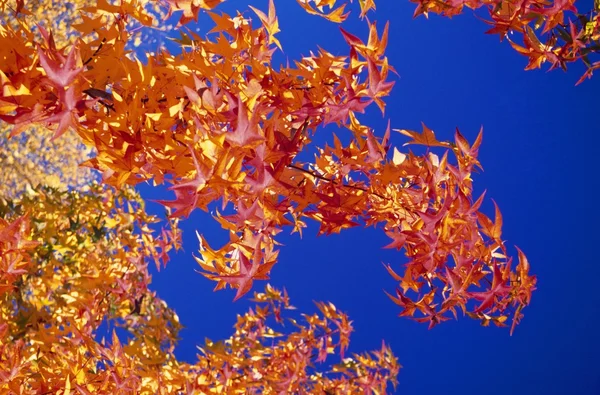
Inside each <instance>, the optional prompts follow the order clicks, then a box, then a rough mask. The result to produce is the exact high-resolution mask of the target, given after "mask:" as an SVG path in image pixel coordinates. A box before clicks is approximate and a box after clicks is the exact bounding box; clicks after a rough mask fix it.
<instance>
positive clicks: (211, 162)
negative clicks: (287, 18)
mask: <svg viewBox="0 0 600 395" xmlns="http://www.w3.org/2000/svg"><path fill="white" fill-rule="evenodd" d="M220 2H221V1H220V0H181V1H180V0H178V1H173V0H165V1H164V2H163V3H164V4H166V5H167V6H168V7H169V9H168V10H167V12H168V13H169V14H170V13H172V12H178V11H182V17H181V19H180V22H179V23H180V24H184V23H186V22H188V21H190V20H193V19H196V18H197V15H198V12H199V10H200V9H206V10H210V9H213V8H214V7H216V6H217V5H218V4H219V3H220ZM298 2H299V3H300V5H301V6H302V8H304V9H305V10H306V11H307V12H309V13H311V14H316V15H320V16H322V17H324V18H326V19H328V20H331V21H333V22H343V20H344V19H345V18H347V15H348V10H347V9H346V7H347V4H345V3H344V4H342V5H339V4H338V5H336V2H335V0H313V1H306V0H299V1H298ZM8 3H9V2H8V1H7V0H4V1H2V0H0V7H2V8H1V9H2V11H3V12H10V13H12V15H13V16H14V17H15V21H16V23H13V24H5V25H0V60H1V62H0V77H1V78H2V81H1V82H2V91H1V93H0V120H2V121H4V122H7V123H10V124H12V125H14V128H13V129H12V132H11V134H12V135H13V136H15V135H18V134H19V133H20V132H21V131H22V130H23V129H24V128H25V127H27V126H28V125H31V124H37V125H39V126H42V127H48V128H51V129H53V131H54V133H53V135H54V138H56V139H59V138H64V136H63V134H64V133H66V132H67V131H69V130H71V129H72V130H74V131H75V132H76V133H77V134H78V136H79V137H80V138H81V140H82V141H83V143H84V144H86V145H87V146H88V147H92V148H94V149H95V150H96V152H97V156H96V157H95V158H93V159H91V160H89V161H88V163H87V164H88V165H91V166H93V167H95V168H96V169H98V170H100V171H101V172H102V178H103V182H104V183H105V184H106V185H105V186H104V187H99V186H97V185H95V186H93V187H92V188H91V190H90V191H87V192H86V191H83V190H79V191H75V192H66V191H58V190H52V189H47V188H44V187H38V188H37V189H35V190H31V191H30V192H28V193H26V194H25V195H23V196H22V197H20V198H18V200H7V202H6V204H4V205H3V206H2V210H1V211H0V213H1V214H2V216H1V217H0V218H1V219H0V221H1V222H0V256H2V258H1V259H2V261H1V262H0V263H1V265H2V266H1V270H0V287H2V288H0V290H1V292H2V293H1V295H2V297H3V299H2V303H3V304H4V305H3V310H2V322H0V331H1V332H2V333H3V335H2V336H0V339H2V340H1V341H2V343H0V355H1V358H0V361H2V362H1V363H3V364H4V366H2V369H1V370H0V371H3V372H9V373H7V374H3V375H2V376H0V380H2V381H0V383H1V384H2V385H4V388H7V389H10V390H12V391H14V392H20V391H39V392H45V391H55V390H58V389H59V388H62V389H65V392H68V391H69V390H70V389H74V388H76V389H77V390H79V391H80V392H82V393H98V392H103V393H118V392H119V391H122V392H123V391H131V390H136V391H140V392H142V393H144V392H148V393H156V392H161V393H162V392H165V393H172V392H173V391H187V392H188V393H192V392H194V391H204V392H207V391H209V390H211V391H213V392H216V393H223V392H227V391H230V392H232V393H247V392H244V391H251V392H252V391H254V393H263V392H264V393H279V392H281V391H292V392H303V391H304V392H311V393H314V392H315V391H316V392H319V391H321V392H325V393H365V392H368V390H378V391H380V392H381V391H385V388H386V386H387V385H388V382H394V380H395V376H396V374H397V371H398V365H397V363H396V361H395V359H394V357H393V356H392V355H391V352H390V351H389V350H388V348H387V347H386V346H385V345H384V346H383V347H382V350H381V351H378V352H376V353H374V354H373V356H371V357H369V356H355V357H354V358H353V359H344V360H343V361H344V366H338V367H336V368H334V371H333V372H337V373H339V375H335V374H334V375H333V376H332V375H331V374H325V373H313V372H312V368H311V369H309V370H307V368H308V367H309V366H310V364H311V363H312V362H315V361H316V362H322V361H324V360H325V358H326V356H327V354H329V353H333V352H334V351H335V350H336V349H337V350H339V351H340V353H341V354H342V356H343V352H344V350H345V349H346V348H347V344H348V335H349V333H350V332H351V325H350V322H349V321H348V318H347V317H346V316H345V315H344V314H342V313H339V312H338V311H337V310H336V309H335V308H334V307H333V306H332V305H330V304H319V305H318V307H319V309H320V311H321V315H313V316H308V315H306V316H305V319H306V323H303V324H298V330H297V332H295V333H292V334H289V335H286V336H284V335H279V334H276V333H275V332H274V331H273V330H272V329H270V328H269V327H268V326H267V324H266V319H267V317H269V316H273V318H275V321H277V322H280V320H281V317H280V315H281V310H282V308H288V307H289V302H288V301H287V296H286V295H285V293H284V292H283V293H282V292H279V291H277V290H274V289H272V288H270V287H269V286H267V289H266V292H265V294H258V295H257V296H256V299H257V300H258V302H259V306H257V307H256V308H255V309H253V310H251V311H250V312H249V313H248V314H246V315H245V316H244V317H242V318H240V320H239V322H238V324H237V325H236V333H235V334H234V335H233V337H232V338H230V339H229V340H228V341H226V342H224V343H212V342H208V343H207V345H206V347H205V354H204V355H203V356H200V357H199V362H198V363H197V364H196V365H194V366H190V365H187V364H182V363H179V362H177V361H176V360H175V358H174V356H173V353H172V352H173V347H174V343H175V339H176V334H177V329H178V328H179V324H178V320H177V317H176V315H175V314H174V312H172V311H171V310H169V309H168V307H167V306H166V304H164V302H162V301H161V300H160V299H158V297H157V296H156V295H154V294H152V293H151V292H150V291H148V288H147V285H148V281H149V280H148V275H147V273H148V272H147V266H146V265H147V259H150V260H153V261H155V262H156V263H157V265H159V264H160V263H164V262H166V259H167V258H168V256H167V255H166V253H167V252H168V251H169V250H170V249H172V248H178V247H179V241H178V231H177V226H176V225H177V221H178V220H179V219H180V218H182V217H187V216H189V214H190V213H191V212H192V211H193V210H195V209H196V208H200V209H203V210H208V206H209V204H212V203H215V202H220V203H221V205H222V207H223V208H225V207H227V206H229V207H233V209H234V210H235V214H233V215H224V214H221V213H219V212H217V214H216V216H215V217H216V219H217V221H218V222H219V223H220V224H221V226H222V227H223V228H224V229H226V230H228V231H229V232H230V240H229V242H227V243H226V244H225V245H224V246H221V247H220V248H213V247H211V246H210V245H209V244H208V242H207V241H206V240H205V238H204V236H202V235H199V239H200V251H199V256H198V257H197V258H196V259H197V261H198V263H199V265H200V267H201V269H202V270H203V272H204V275H205V276H206V277H208V278H209V279H211V280H214V281H215V282H216V289H222V288H226V287H227V286H229V287H232V288H236V289H237V293H236V295H235V299H238V298H240V297H242V296H243V295H245V294H246V293H247V292H249V291H250V290H251V288H252V286H253V282H254V281H256V280H266V279H268V278H269V272H270V270H271V268H272V267H273V265H274V264H276V263H277V257H278V249H277V245H278V243H277V241H276V236H277V234H279V233H280V232H281V231H282V230H283V229H290V230H291V231H293V232H296V231H297V232H301V231H302V229H303V228H304V227H305V226H306V224H305V221H306V219H307V218H310V219H313V220H315V221H317V222H318V223H319V224H320V233H321V234H331V233H337V232H340V231H342V230H343V229H346V228H349V227H352V226H371V225H373V226H378V227H380V228H382V229H383V230H384V231H385V233H386V234H387V235H388V236H389V238H390V240H391V242H390V244H389V245H388V246H387V247H388V248H396V249H398V250H400V249H403V250H404V252H405V255H406V256H407V258H408V263H407V265H406V266H405V267H404V270H403V272H400V268H394V267H392V266H386V267H387V270H388V271H389V273H390V275H391V276H393V278H394V279H395V280H397V281H398V283H399V286H398V289H397V290H396V292H395V295H390V297H391V298H392V300H393V301H394V302H395V303H396V304H397V305H399V306H400V308H401V315H405V316H409V317H413V318H414V319H416V320H417V321H422V322H427V323H428V324H429V326H430V327H432V326H434V325H436V324H438V323H440V322H441V321H444V320H447V319H449V318H450V317H452V316H454V317H457V315H458V310H461V311H462V312H463V313H464V314H467V315H469V316H470V317H473V318H476V319H479V320H481V322H482V323H483V324H484V325H488V324H489V323H494V324H496V325H499V326H503V325H505V322H506V321H507V320H508V317H509V315H512V328H513V329H514V326H515V325H516V324H517V323H518V322H519V320H520V319H521V317H522V314H521V311H522V308H523V307H524V306H526V305H528V304H529V302H530V298H531V292H532V291H533V290H534V289H535V281H536V280H535V277H533V276H530V275H529V264H528V262H527V259H526V257H525V255H524V254H522V253H521V252H520V251H519V253H518V262H517V263H516V265H514V266H515V267H514V270H513V260H512V258H511V257H510V256H509V254H508V251H507V249H506V247H505V245H504V242H503V240H502V233H501V227H502V216H501V214H500V211H499V210H498V209H496V213H495V218H494V220H493V221H492V220H491V219H490V218H488V217H487V216H485V215H484V214H483V213H481V212H480V211H479V207H480V205H481V203H482V201H483V196H480V197H479V198H477V199H475V198H474V197H473V196H472V179H471V174H472V172H473V170H474V168H476V167H478V166H479V162H478V160H477V153H478V149H479V146H480V144H481V141H482V135H481V133H480V135H479V136H478V138H477V139H476V141H475V142H474V143H472V144H471V143H469V142H468V141H467V140H466V139H465V138H464V137H463V136H462V135H461V133H460V132H459V131H458V130H457V131H456V134H455V137H454V140H453V141H438V140H437V138H436V137H435V134H434V132H433V131H432V130H430V129H428V128H427V127H426V126H423V132H422V133H420V132H416V131H410V130H397V131H398V132H400V133H402V134H403V135H406V136H408V137H410V138H411V139H412V140H410V141H409V142H408V144H421V145H425V146H427V147H428V150H427V153H426V154H424V155H416V154H414V153H412V152H401V151H400V150H398V148H396V147H394V148H393V149H392V147H391V146H390V143H389V141H390V134H391V132H392V129H391V127H390V126H388V128H387V130H386V131H385V133H384V134H383V136H381V137H378V136H377V135H376V133H375V131H374V130H372V128H370V127H368V126H367V125H363V124H361V123H360V121H359V119H358V115H357V114H360V113H363V112H364V111H366V109H367V108H369V106H371V104H375V105H376V106H377V107H378V108H379V109H380V110H381V111H382V112H383V111H384V110H385V105H386V104H385V97H386V96H388V95H389V93H390V91H391V89H392V87H393V85H394V83H393V82H390V81H388V80H387V79H388V74H389V72H390V71H393V68H392V67H391V66H390V65H389V64H388V60H387V58H386V56H385V48H386V45H387V31H388V29H387V25H385V27H384V28H383V29H378V26H377V25H376V23H374V22H373V23H372V22H370V21H368V20H367V19H365V21H366V23H367V24H368V26H369V36H368V38H367V39H366V42H365V40H364V39H361V38H359V37H357V36H355V35H353V34H352V33H350V32H347V31H345V30H342V34H343V36H344V38H345V40H346V42H347V43H348V45H349V47H350V48H349V55H348V56H334V55H333V54H331V53H328V52H327V51H325V50H323V49H321V50H319V52H318V53H311V55H310V56H306V57H303V58H302V59H300V60H298V61H296V62H295V63H294V65H293V66H287V67H282V68H279V69H275V68H274V66H273V65H272V63H271V59H272V55H273V53H274V51H276V50H277V48H278V47H279V48H281V46H280V43H279V41H278V40H277V38H276V37H275V35H276V34H277V32H278V31H279V26H278V21H277V16H276V9H275V4H274V3H273V1H271V2H270V5H269V9H268V11H267V12H264V11H260V10H258V9H254V8H252V11H253V12H254V14H255V15H256V16H257V19H258V20H259V21H260V22H261V24H262V26H261V27H256V26H253V25H252V23H251V20H250V19H249V18H247V17H246V15H248V13H246V14H238V15H237V16H229V15H226V14H223V13H218V12H215V11H208V13H209V15H210V16H211V18H212V19H213V20H214V22H215V24H216V26H215V27H214V28H213V29H212V30H211V32H212V33H217V34H212V33H211V34H208V35H206V36H205V37H201V36H199V35H197V34H195V33H191V32H190V33H188V34H187V36H186V37H184V38H182V39H181V40H180V44H181V46H182V49H183V52H182V53H181V54H180V55H173V54H171V53H169V52H167V51H166V50H163V51H160V52H159V53H156V54H151V53H148V54H146V56H145V58H146V59H143V61H142V60H140V59H139V58H138V55H136V54H135V53H133V52H131V51H130V50H129V47H130V44H131V43H132V40H135V34H136V32H135V29H131V25H130V23H131V21H137V22H136V23H139V24H141V25H143V26H152V25H153V24H156V22H155V19H154V18H153V15H152V14H150V13H148V12H147V9H146V4H147V2H145V1H137V0H121V1H116V2H107V1H99V2H94V4H91V5H87V6H86V7H85V8H83V9H82V16H81V17H82V18H83V19H84V21H85V23H81V24H76V25H73V26H72V29H73V30H71V31H69V32H67V33H65V34H64V37H66V40H67V41H68V40H69V39H70V40H71V41H70V42H68V43H65V44H64V45H63V44H60V43H58V42H57V41H56V40H54V36H53V33H52V32H50V31H47V30H45V29H43V28H40V27H37V28H36V30H35V32H34V31H33V30H32V26H30V25H29V24H28V23H27V21H26V19H25V18H22V16H23V15H24V14H26V13H27V6H28V3H27V2H23V1H22V0H17V1H16V3H15V5H13V6H12V7H9V6H8V5H7V4H8ZM432 4H433V3H432ZM436 4H437V3H436ZM359 5H360V10H361V16H363V17H364V16H365V14H366V13H367V12H368V11H369V10H372V9H374V8H375V3H374V2H373V1H368V0H367V1H365V0H362V1H359ZM423 11H434V9H432V7H430V6H427V7H426V8H425V10H423ZM544 15H545V14H544ZM552 15H554V14H552ZM556 26H557V25H552V26H551V27H552V28H554V27H556ZM379 27H380V28H381V25H380V26H379ZM527 34H529V33H527ZM38 35H39V38H38ZM544 56H546V55H544ZM557 56H558V55H557ZM328 124H337V125H339V126H341V127H343V128H345V129H347V130H348V131H349V132H348V134H349V135H350V137H351V138H350V139H349V142H348V143H347V144H342V142H341V141H340V139H338V138H337V137H336V138H335V139H334V144H333V146H331V147H329V146H325V147H321V148H318V154H317V155H316V157H315V159H314V161H312V162H309V163H305V162H301V161H299V160H298V159H297V158H298V155H299V154H300V153H301V152H303V151H305V150H306V149H307V147H308V146H309V144H310V143H311V138H312V136H313V135H314V133H316V132H319V133H322V131H320V129H322V128H323V126H326V125H328ZM61 136H62V137H61ZM430 148H435V149H436V150H438V149H439V150H440V154H435V153H434V152H433V150H430ZM389 153H392V154H391V155H388V154H389ZM149 180H152V181H153V182H154V183H155V184H162V183H165V182H168V183H170V184H172V185H171V187H170V190H172V191H173V193H174V200H171V201H163V202H162V203H163V204H164V205H165V206H167V207H168V208H169V209H170V210H172V211H173V214H172V215H171V221H172V227H171V230H169V231H163V233H162V235H161V237H159V238H155V237H154V236H152V232H151V231H150V229H149V227H148V224H149V223H152V222H153V221H154V219H153V218H151V217H150V216H147V215H146V214H145V213H144V211H143V204H142V202H141V201H140V200H139V198H138V197H136V195H135V194H134V193H133V192H132V191H131V190H130V189H129V188H130V187H131V186H133V185H135V184H137V183H139V182H142V181H149ZM130 204H134V208H130V206H129V205H130ZM135 207H137V208H135ZM15 303H16V305H17V308H16V309H15V308H14V305H15ZM103 320H115V321H117V322H119V323H121V324H122V325H124V326H125V327H127V328H128V329H129V330H130V331H132V333H133V337H132V340H131V341H130V343H129V344H127V345H121V344H120V342H119V340H118V339H117V337H116V336H113V339H112V341H109V342H104V343H102V342H100V343H99V342H97V341H96V340H95V338H94V331H95V330H96V329H97V327H98V325H99V324H100V323H101V322H102V321H103ZM42 328H44V330H41V329H42ZM511 330H512V329H511ZM271 337H276V338H278V339H279V338H280V340H279V341H277V342H273V341H269V342H267V341H266V340H265V339H268V338H271ZM4 339H7V340H4ZM53 342H54V344H53ZM23 378H27V380H23Z"/></svg>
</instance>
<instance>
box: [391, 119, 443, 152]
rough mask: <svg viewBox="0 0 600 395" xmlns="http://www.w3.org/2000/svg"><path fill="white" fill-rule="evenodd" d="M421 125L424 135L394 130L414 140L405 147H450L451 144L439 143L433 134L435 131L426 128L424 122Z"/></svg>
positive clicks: (410, 131)
mask: <svg viewBox="0 0 600 395" xmlns="http://www.w3.org/2000/svg"><path fill="white" fill-rule="evenodd" d="M421 125H422V126H423V132H422V133H419V132H415V131H412V130H406V129H394V130H395V131H396V132H400V133H402V134H403V135H405V136H408V137H410V138H412V140H411V141H409V142H407V143H404V144H403V145H405V146H406V145H409V144H420V145H426V146H428V147H450V144H449V143H447V142H441V141H438V139H437V138H436V137H435V133H433V130H431V129H429V128H428V127H427V126H425V124H424V123H423V122H421Z"/></svg>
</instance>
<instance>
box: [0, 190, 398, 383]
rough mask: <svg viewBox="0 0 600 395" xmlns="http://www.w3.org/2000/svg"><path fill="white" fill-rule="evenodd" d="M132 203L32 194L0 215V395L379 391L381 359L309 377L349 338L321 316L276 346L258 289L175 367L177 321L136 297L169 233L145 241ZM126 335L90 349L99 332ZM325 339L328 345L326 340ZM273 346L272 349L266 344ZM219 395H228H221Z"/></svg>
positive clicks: (162, 257)
mask: <svg viewBox="0 0 600 395" xmlns="http://www.w3.org/2000/svg"><path fill="white" fill-rule="evenodd" d="M155 221H156V218H154V217H152V216H149V215H147V214H145V212H144V209H143V202H142V201H141V200H140V198H139V196H137V195H136V194H135V193H134V192H133V191H131V190H129V189H125V190H122V191H116V190H114V189H113V188H110V187H100V186H98V185H93V186H92V187H91V188H90V191H89V192H85V193H82V192H75V191H74V192H61V191H58V190H56V189H51V188H39V189H38V190H32V191H31V192H29V193H27V194H25V195H24V196H23V197H21V198H20V199H17V200H8V201H4V202H3V203H2V205H0V257H1V258H0V306H1V307H0V333H1V336H0V356H1V357H0V372H2V374H0V388H2V389H3V390H10V391H12V392H13V393H32V392H35V393H50V392H52V393H54V392H56V391H57V390H59V389H66V388H72V389H73V390H77V391H79V392H80V393H86V394H87V393H90V394H91V393H123V392H127V393H131V391H135V392H140V393H157V392H160V393H173V391H187V392H188V393H189V392H190V391H201V392H205V391H208V390H209V389H210V390H212V391H216V392H217V393H221V392H223V391H224V390H225V388H227V391H230V393H248V392H246V391H247V390H249V389H250V388H256V391H258V392H255V393H270V392H269V391H271V392H273V391H275V390H276V389H279V390H281V389H289V390H294V391H295V390H299V389H304V390H306V391H311V390H332V391H338V390H340V391H342V390H343V391H344V393H360V392H359V391H360V390H364V389H366V388H372V389H379V390H381V391H385V388H386V385H387V382H388V380H393V379H394V377H395V375H396V374H397V370H398V365H397V363H396V361H395V359H394V358H393V356H392V355H391V354H390V352H389V350H388V348H387V347H386V346H383V348H382V350H381V351H378V352H376V353H374V354H373V356H369V355H357V356H355V357H354V358H348V359H344V364H343V366H339V367H336V368H335V372H337V373H336V374H334V375H333V376H335V377H330V376H325V375H323V374H321V373H318V372H316V371H313V370H312V363H313V362H323V361H325V359H326V357H327V355H328V354H331V353H333V352H334V351H335V350H336V349H340V350H341V353H342V355H343V351H344V349H345V348H347V346H348V342H349V335H350V332H351V331H352V326H351V323H350V321H348V318H347V317H346V316H345V315H344V314H342V313H339V312H337V311H336V309H335V307H333V306H332V305H328V304H327V305H326V304H319V305H318V306H319V309H320V310H321V314H320V315H317V314H313V315H307V316H305V321H306V323H305V324H300V323H297V324H296V325H297V330H296V331H295V332H293V333H292V334H290V335H288V336H287V337H285V338H283V336H282V335H281V334H279V333H277V332H275V331H274V330H273V329H271V328H270V327H269V326H268V325H267V322H266V320H267V318H268V317H269V316H272V315H275V318H276V321H277V322H278V323H280V324H281V323H282V312H281V310H282V308H286V309H290V308H291V306H290V305H289V301H288V298H287V295H285V294H282V293H281V292H279V291H277V290H275V289H273V288H271V287H267V293H266V294H257V296H256V298H257V302H258V303H259V305H257V307H256V308H255V309H254V310H250V311H249V312H248V313H247V314H246V315H245V316H243V317H239V319H238V322H237V324H236V331H235V334H234V335H233V336H232V337H231V338H230V339H228V340H227V341H225V342H219V343H214V342H211V341H207V343H206V346H205V347H204V348H203V353H202V355H199V357H198V362H197V363H196V364H195V365H188V364H181V363H178V362H177V361H176V360H175V357H174V355H173V350H174V346H175V343H176V341H177V333H178V331H179V329H180V328H181V325H180V324H179V319H178V317H177V315H176V314H175V313H174V312H173V311H172V310H170V309H169V308H168V307H167V305H166V304H165V302H163V301H162V300H161V299H160V298H158V297H157V295H155V293H154V292H151V291H150V290H149V289H148V284H149V283H150V276H149V274H148V267H147V264H148V262H149V261H155V262H156V263H157V265H158V264H159V263H166V260H167V253H168V252H169V250H170V249H171V248H173V247H175V248H177V247H178V243H179V241H178V234H177V233H174V232H173V231H174V230H175V231H176V227H174V228H173V229H171V230H164V231H163V232H162V234H161V236H160V237H155V236H153V235H152V232H151V231H150V229H149V228H148V224H151V223H153V222H155ZM107 321H108V322H112V323H114V324H115V325H117V326H121V327H123V328H125V329H126V330H127V331H128V332H129V339H128V341H127V343H126V344H121V341H120V340H119V339H118V338H117V337H116V335H113V337H112V339H111V342H106V341H98V339H97V336H96V334H97V332H98V330H99V327H100V325H102V324H106V322H107ZM334 337H336V338H337V339H338V340H334ZM274 339H276V340H277V341H275V340H274ZM228 393H229V392H228Z"/></svg>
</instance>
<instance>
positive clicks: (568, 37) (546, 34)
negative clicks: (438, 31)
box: [410, 0, 600, 84]
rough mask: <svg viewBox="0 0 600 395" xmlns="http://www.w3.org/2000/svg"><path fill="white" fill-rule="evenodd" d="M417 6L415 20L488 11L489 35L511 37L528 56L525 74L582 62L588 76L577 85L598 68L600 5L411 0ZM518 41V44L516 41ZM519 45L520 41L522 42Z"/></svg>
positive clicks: (565, 0)
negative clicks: (465, 10) (581, 7)
mask: <svg viewBox="0 0 600 395" xmlns="http://www.w3.org/2000/svg"><path fill="white" fill-rule="evenodd" d="M410 1H411V2H413V3H416V4H417V9H416V10H415V16H418V15H425V16H428V15H429V13H435V14H440V15H443V16H447V17H452V16H455V15H458V14H460V13H461V12H462V10H463V8H464V7H467V8H471V9H473V10H476V9H478V8H485V9H486V10H487V11H488V14H489V19H484V22H485V23H487V24H488V25H490V26H491V28H490V29H489V30H488V31H487V33H489V34H498V35H500V39H501V40H502V39H504V38H506V39H508V40H509V41H510V44H511V45H512V46H513V48H515V49H516V50H517V51H518V52H519V53H520V54H522V55H525V56H527V57H528V58H529V63H528V64H527V67H525V69H526V70H530V69H535V68H540V67H542V64H543V63H544V62H550V64H551V67H550V69H554V68H556V67H561V68H562V69H564V70H566V68H567V64H568V63H572V62H578V61H582V62H583V63H584V64H585V66H586V67H587V70H586V72H585V73H584V74H583V76H582V77H581V79H580V80H579V81H578V82H577V83H578V84H579V83H581V82H582V81H583V80H584V79H585V78H591V77H592V73H593V72H594V70H597V69H600V59H598V54H600V14H599V12H600V1H598V0H594V8H593V9H591V10H584V12H580V11H579V10H578V9H577V7H576V6H575V0H554V1H550V0H500V1H497V0H410ZM515 38H516V39H517V40H515ZM516 41H521V43H518V42H516Z"/></svg>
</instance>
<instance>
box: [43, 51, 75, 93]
mask: <svg viewBox="0 0 600 395" xmlns="http://www.w3.org/2000/svg"><path fill="white" fill-rule="evenodd" d="M38 56H39V57H40V64H41V65H42V68H43V69H44V71H45V72H46V75H47V76H48V79H49V80H50V81H52V83H53V84H54V86H55V87H57V88H66V87H67V86H68V85H70V84H71V83H72V82H73V81H74V80H75V78H76V77H77V75H79V73H81V71H82V70H83V67H76V66H77V63H78V62H80V59H79V53H78V51H77V50H76V48H75V45H73V46H71V50H70V51H69V54H68V55H67V57H66V58H64V57H63V56H62V55H61V54H60V53H59V52H54V56H55V57H56V58H58V60H52V59H51V58H50V57H49V56H48V55H46V52H45V51H43V50H42V48H41V47H38Z"/></svg>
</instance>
